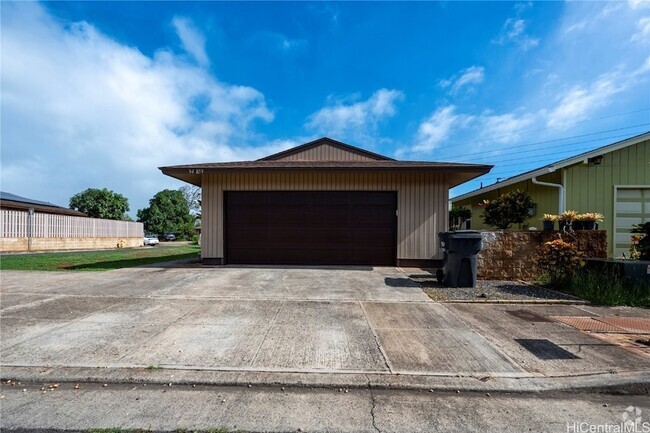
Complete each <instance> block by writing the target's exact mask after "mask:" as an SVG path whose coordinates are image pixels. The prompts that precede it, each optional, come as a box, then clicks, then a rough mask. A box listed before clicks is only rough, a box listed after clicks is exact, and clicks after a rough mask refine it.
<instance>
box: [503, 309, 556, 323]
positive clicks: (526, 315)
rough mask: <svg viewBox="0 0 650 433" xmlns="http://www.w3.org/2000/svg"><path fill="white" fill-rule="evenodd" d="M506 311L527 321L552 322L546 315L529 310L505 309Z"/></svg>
mask: <svg viewBox="0 0 650 433" xmlns="http://www.w3.org/2000/svg"><path fill="white" fill-rule="evenodd" d="M506 312H507V313H508V314H511V315H513V316H515V317H517V318H519V319H521V320H525V321H527V322H552V320H551V319H549V318H548V317H544V316H540V315H539V314H537V313H533V312H532V311H529V310H507V311H506Z"/></svg>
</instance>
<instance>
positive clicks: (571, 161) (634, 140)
mask: <svg viewBox="0 0 650 433" xmlns="http://www.w3.org/2000/svg"><path fill="white" fill-rule="evenodd" d="M649 139H650V132H644V133H643V134H639V135H635V136H634V137H630V138H626V139H625V140H621V141H618V142H616V143H612V144H608V145H606V146H602V147H599V148H597V149H594V150H590V151H589V152H585V153H581V154H579V155H576V156H572V157H571V158H566V159H562V160H560V161H557V162H554V163H552V164H549V165H546V166H544V167H540V168H538V169H534V170H532V171H528V172H526V173H522V174H520V175H518V176H515V177H512V178H510V179H506V180H504V181H503V182H497V183H494V184H492V185H489V186H486V187H484V188H479V189H475V190H473V191H470V192H467V193H465V194H462V195H459V196H458V197H454V198H452V199H450V200H451V201H452V203H453V202H457V201H460V200H465V199H467V198H470V197H474V196H476V195H479V194H484V193H486V192H490V191H494V190H495V189H499V188H503V187H505V186H509V185H513V184H515V183H519V182H523V181H526V180H529V179H532V178H534V177H537V176H543V175H545V174H549V173H553V172H554V171H556V170H561V169H563V168H566V167H569V166H572V165H575V164H579V163H581V162H583V161H588V160H589V159H590V158H593V157H595V156H599V155H604V154H606V153H611V152H615V151H617V150H619V149H623V148H625V147H628V146H633V145H635V144H638V143H641V142H643V141H646V140H649Z"/></svg>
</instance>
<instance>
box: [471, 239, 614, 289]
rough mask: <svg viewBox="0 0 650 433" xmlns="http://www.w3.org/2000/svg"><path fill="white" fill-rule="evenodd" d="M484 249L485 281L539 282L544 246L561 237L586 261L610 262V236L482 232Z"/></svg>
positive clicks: (481, 274)
mask: <svg viewBox="0 0 650 433" xmlns="http://www.w3.org/2000/svg"><path fill="white" fill-rule="evenodd" d="M481 235H482V237H483V247H482V250H481V252H480V253H479V255H478V275H477V277H478V278H479V279H483V280H524V281H531V280H534V279H535V278H537V276H538V275H539V270H538V269H537V259H538V257H539V250H540V248H541V246H542V244H543V243H544V242H548V241H552V240H555V239H557V238H558V236H560V237H561V238H562V239H563V240H564V241H567V242H572V243H575V244H577V247H578V250H579V251H581V252H582V253H583V254H584V255H585V257H590V258H607V232H606V231H604V230H584V231H576V232H575V233H574V234H568V233H563V232H559V231H485V232H481Z"/></svg>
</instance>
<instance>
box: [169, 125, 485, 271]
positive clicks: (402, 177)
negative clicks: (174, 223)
mask: <svg viewBox="0 0 650 433" xmlns="http://www.w3.org/2000/svg"><path fill="white" fill-rule="evenodd" d="M490 169H491V166H488V165H474V164H456V163H446V162H445V163H440V162H422V161H397V160H394V159H392V158H388V157H386V156H382V155H378V154H376V153H372V152H369V151H366V150H363V149H360V148H357V147H354V146H350V145H348V144H344V143H341V142H338V141H336V140H332V139H330V138H321V139H318V140H315V141H312V142H310V143H306V144H304V145H301V146H298V147H295V148H292V149H289V150H285V151H283V152H280V153H276V154H274V155H270V156H267V157H265V158H262V159H259V160H257V161H242V162H219V163H207V164H192V165H177V166H171V167H161V170H162V172H163V173H164V174H166V175H168V176H172V177H174V178H177V179H180V180H183V181H186V182H188V183H191V184H194V185H197V186H200V187H201V189H202V200H203V201H202V214H201V226H202V228H201V229H202V236H201V255H202V259H203V263H204V264H209V265H215V264H217V265H221V264H265V265H266V264H286V265H390V266H393V265H398V266H433V265H435V264H436V263H437V262H438V261H439V260H440V259H442V253H441V251H440V249H439V245H438V241H437V233H438V232H439V231H444V230H446V229H447V215H448V214H447V211H448V199H449V189H450V188H452V187H454V186H456V185H459V184H461V183H463V182H466V181H468V180H470V179H473V178H475V177H477V176H480V175H482V174H485V173H487V172H489V171H490Z"/></svg>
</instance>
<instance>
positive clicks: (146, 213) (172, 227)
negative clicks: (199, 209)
mask: <svg viewBox="0 0 650 433" xmlns="http://www.w3.org/2000/svg"><path fill="white" fill-rule="evenodd" d="M138 221H140V222H142V223H144V229H145V231H147V232H150V233H156V234H158V235H162V234H164V233H169V232H171V233H174V234H176V236H177V237H178V238H183V239H191V238H192V236H193V235H194V217H193V216H192V214H191V213H190V207H189V205H188V203H187V200H186V199H185V196H184V195H183V193H182V192H181V191H179V190H172V189H164V190H162V191H160V192H158V193H157V194H156V195H154V196H153V198H152V199H151V200H149V207H147V208H144V209H140V210H138Z"/></svg>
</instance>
